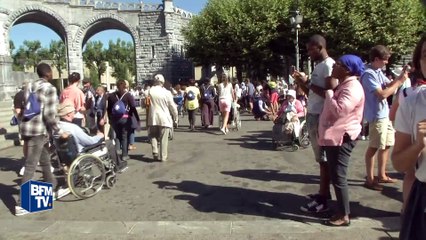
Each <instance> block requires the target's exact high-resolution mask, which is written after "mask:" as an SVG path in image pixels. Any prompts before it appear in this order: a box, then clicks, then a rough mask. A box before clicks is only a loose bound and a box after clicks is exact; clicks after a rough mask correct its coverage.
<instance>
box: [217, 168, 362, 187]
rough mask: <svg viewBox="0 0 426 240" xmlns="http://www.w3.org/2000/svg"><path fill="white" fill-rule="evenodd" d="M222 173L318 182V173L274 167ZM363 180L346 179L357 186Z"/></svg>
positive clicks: (260, 178) (261, 178) (241, 176)
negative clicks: (304, 172)
mask: <svg viewBox="0 0 426 240" xmlns="http://www.w3.org/2000/svg"><path fill="white" fill-rule="evenodd" d="M221 173H222V174H225V175H230V176H233V177H239V178H247V179H252V180H260V181H280V182H288V183H302V184H319V182H320V179H319V176H318V175H308V174H299V173H285V172H280V171H279V170H275V169H244V170H237V171H222V172H221ZM363 182H364V181H361V180H356V179H348V183H349V185H355V186H359V185H360V183H363Z"/></svg>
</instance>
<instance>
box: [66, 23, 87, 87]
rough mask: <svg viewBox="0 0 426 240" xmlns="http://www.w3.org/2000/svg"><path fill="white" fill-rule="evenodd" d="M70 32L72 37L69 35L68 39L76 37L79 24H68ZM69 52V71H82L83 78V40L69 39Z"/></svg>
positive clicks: (82, 76)
mask: <svg viewBox="0 0 426 240" xmlns="http://www.w3.org/2000/svg"><path fill="white" fill-rule="evenodd" d="M68 29H69V33H70V35H71V36H72V37H70V36H68V39H74V36H76V35H77V32H78V29H79V28H78V26H76V25H70V26H68ZM66 44H67V52H68V73H69V74H71V73H72V72H78V73H80V76H81V79H83V78H84V67H83V49H82V46H81V42H76V41H72V40H69V41H67V43H66Z"/></svg>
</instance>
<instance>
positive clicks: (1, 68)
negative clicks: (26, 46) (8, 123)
mask: <svg viewBox="0 0 426 240" xmlns="http://www.w3.org/2000/svg"><path fill="white" fill-rule="evenodd" d="M6 21H7V15H6V14H4V13H0V101H4V100H10V99H11V96H13V95H15V89H16V86H17V84H16V83H14V81H12V63H13V59H12V58H11V56H10V47H9V32H8V29H6V28H5V27H6V26H5V22H6Z"/></svg>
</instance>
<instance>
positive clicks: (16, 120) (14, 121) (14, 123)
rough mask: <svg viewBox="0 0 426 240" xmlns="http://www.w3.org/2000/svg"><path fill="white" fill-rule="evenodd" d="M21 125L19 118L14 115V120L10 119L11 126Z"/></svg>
mask: <svg viewBox="0 0 426 240" xmlns="http://www.w3.org/2000/svg"><path fill="white" fill-rule="evenodd" d="M18 124H19V121H18V118H17V117H16V116H15V115H13V117H12V119H10V126H16V125H18Z"/></svg>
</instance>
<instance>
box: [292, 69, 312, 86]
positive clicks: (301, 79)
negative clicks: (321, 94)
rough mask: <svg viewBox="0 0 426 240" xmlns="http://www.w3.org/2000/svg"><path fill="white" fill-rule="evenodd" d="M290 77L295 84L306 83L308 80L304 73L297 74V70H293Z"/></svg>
mask: <svg viewBox="0 0 426 240" xmlns="http://www.w3.org/2000/svg"><path fill="white" fill-rule="evenodd" d="M292 77H293V78H294V79H295V80H296V81H297V82H302V83H306V82H307V81H308V78H307V77H306V74H305V73H304V72H299V71H297V70H294V72H293V74H292Z"/></svg>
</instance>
